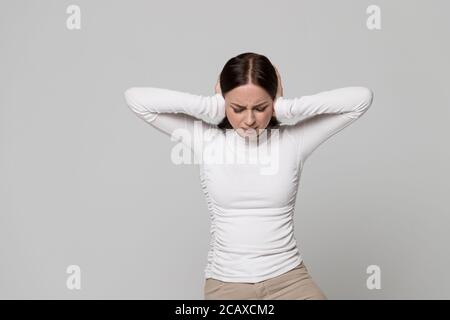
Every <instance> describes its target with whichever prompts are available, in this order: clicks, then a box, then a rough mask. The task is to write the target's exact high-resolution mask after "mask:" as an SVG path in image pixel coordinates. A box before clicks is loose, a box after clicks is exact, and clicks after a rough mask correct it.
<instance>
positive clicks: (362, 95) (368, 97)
mask: <svg viewBox="0 0 450 320" xmlns="http://www.w3.org/2000/svg"><path fill="white" fill-rule="evenodd" d="M355 89H356V90H357V94H356V96H357V97H358V103H357V106H356V111H358V112H359V113H361V114H362V113H364V112H366V111H367V110H368V109H369V108H370V106H371V105H372V102H373V91H372V90H371V89H369V88H367V87H355Z"/></svg>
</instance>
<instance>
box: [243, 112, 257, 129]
mask: <svg viewBox="0 0 450 320" xmlns="http://www.w3.org/2000/svg"><path fill="white" fill-rule="evenodd" d="M254 123H255V116H254V115H253V112H252V111H249V112H247V117H246V118H245V125H246V126H248V127H251V126H252V125H253V124H254Z"/></svg>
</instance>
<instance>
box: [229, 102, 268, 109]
mask: <svg viewBox="0 0 450 320" xmlns="http://www.w3.org/2000/svg"><path fill="white" fill-rule="evenodd" d="M266 103H268V101H264V102H261V103H258V104H257V105H255V106H253V108H257V107H260V106H262V105H265V104H266ZM230 104H232V105H235V106H236V107H239V108H246V107H245V106H241V105H238V104H236V103H233V102H230Z"/></svg>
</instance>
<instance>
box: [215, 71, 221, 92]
mask: <svg viewBox="0 0 450 320" xmlns="http://www.w3.org/2000/svg"><path fill="white" fill-rule="evenodd" d="M214 91H215V93H216V94H218V93H220V94H222V90H221V89H220V75H219V78H218V79H217V83H216V87H215V88H214Z"/></svg>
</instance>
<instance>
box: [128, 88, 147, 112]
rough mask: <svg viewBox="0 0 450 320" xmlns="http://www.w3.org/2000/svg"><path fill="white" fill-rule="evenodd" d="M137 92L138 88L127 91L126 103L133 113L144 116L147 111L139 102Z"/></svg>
mask: <svg viewBox="0 0 450 320" xmlns="http://www.w3.org/2000/svg"><path fill="white" fill-rule="evenodd" d="M137 90H138V88H136V87H132V88H128V89H127V90H125V92H124V97H125V102H126V104H127V106H128V107H129V108H130V109H131V111H133V112H134V113H137V114H142V113H143V112H144V111H145V110H144V109H143V108H142V107H141V105H140V104H139V102H138V99H137V96H138V95H137Z"/></svg>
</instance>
